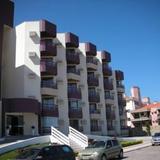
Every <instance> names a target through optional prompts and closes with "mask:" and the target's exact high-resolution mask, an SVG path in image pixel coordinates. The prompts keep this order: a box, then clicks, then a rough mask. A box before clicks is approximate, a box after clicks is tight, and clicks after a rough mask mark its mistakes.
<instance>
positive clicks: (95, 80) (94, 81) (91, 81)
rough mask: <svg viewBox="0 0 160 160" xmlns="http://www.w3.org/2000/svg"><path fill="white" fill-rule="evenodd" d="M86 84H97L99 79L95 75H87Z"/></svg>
mask: <svg viewBox="0 0 160 160" xmlns="http://www.w3.org/2000/svg"><path fill="white" fill-rule="evenodd" d="M87 80H88V86H99V81H98V78H97V77H94V76H91V77H90V76H88V79H87Z"/></svg>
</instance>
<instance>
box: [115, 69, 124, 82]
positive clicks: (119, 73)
mask: <svg viewBox="0 0 160 160" xmlns="http://www.w3.org/2000/svg"><path fill="white" fill-rule="evenodd" d="M115 73H116V80H119V81H121V80H124V73H123V72H122V71H119V70H116V71H115Z"/></svg>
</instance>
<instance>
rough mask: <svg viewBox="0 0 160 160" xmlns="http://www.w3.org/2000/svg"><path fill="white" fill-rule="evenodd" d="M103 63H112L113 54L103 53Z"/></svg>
mask: <svg viewBox="0 0 160 160" xmlns="http://www.w3.org/2000/svg"><path fill="white" fill-rule="evenodd" d="M101 57H102V62H111V54H110V53H109V52H107V51H101Z"/></svg>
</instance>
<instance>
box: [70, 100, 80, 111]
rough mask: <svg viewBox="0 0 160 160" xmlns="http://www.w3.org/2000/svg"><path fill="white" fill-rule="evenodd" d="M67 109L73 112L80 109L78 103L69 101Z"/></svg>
mask: <svg viewBox="0 0 160 160" xmlns="http://www.w3.org/2000/svg"><path fill="white" fill-rule="evenodd" d="M69 108H70V109H72V110H74V109H75V110H77V109H79V108H80V105H79V103H78V101H76V100H70V101H69Z"/></svg>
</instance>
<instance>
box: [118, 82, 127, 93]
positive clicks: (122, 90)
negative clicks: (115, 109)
mask: <svg viewBox="0 0 160 160" xmlns="http://www.w3.org/2000/svg"><path fill="white" fill-rule="evenodd" d="M117 92H121V93H122V92H123V93H124V92H125V87H124V85H123V84H121V83H117Z"/></svg>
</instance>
